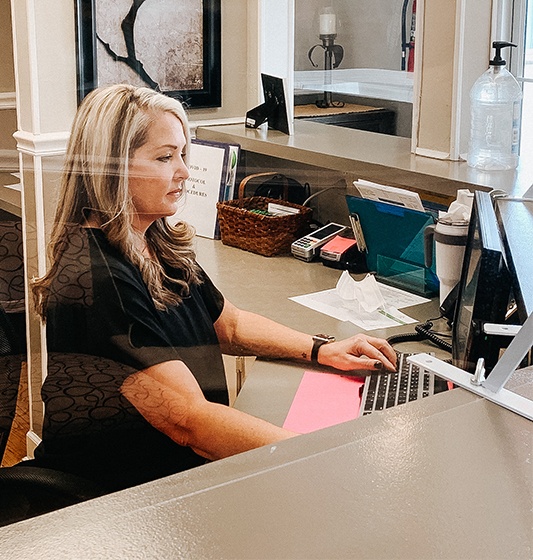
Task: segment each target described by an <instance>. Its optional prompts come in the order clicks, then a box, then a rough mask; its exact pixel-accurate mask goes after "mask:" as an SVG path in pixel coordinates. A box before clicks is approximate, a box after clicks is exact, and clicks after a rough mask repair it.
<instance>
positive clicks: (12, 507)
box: [0, 461, 104, 527]
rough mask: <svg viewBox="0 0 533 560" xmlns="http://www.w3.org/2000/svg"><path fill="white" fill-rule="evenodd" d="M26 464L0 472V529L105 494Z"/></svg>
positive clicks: (68, 476) (73, 478) (75, 479)
mask: <svg viewBox="0 0 533 560" xmlns="http://www.w3.org/2000/svg"><path fill="white" fill-rule="evenodd" d="M28 463H29V464H28V465H25V464H24V462H22V463H19V464H18V465H15V466H13V467H3V468H0V527H3V526H5V525H9V524H11V523H16V522H17V521H23V520H24V519H29V518H31V517H36V516H37V515H42V514H44V513H49V512H51V511H55V510H57V509H60V508H64V507H67V506H70V505H73V504H77V503H79V502H83V501H85V500H89V499H91V498H96V497H98V496H101V495H103V494H104V492H103V491H102V490H101V488H99V487H98V486H97V485H96V484H93V483H92V482H90V481H87V480H85V479H82V478H80V477H78V476H74V475H72V474H67V473H64V472H60V471H55V470H53V469H46V468H43V467H33V466H31V461H28Z"/></svg>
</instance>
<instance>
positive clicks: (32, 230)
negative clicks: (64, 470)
mask: <svg viewBox="0 0 533 560" xmlns="http://www.w3.org/2000/svg"><path fill="white" fill-rule="evenodd" d="M11 13H12V25H13V46H14V62H15V85H16V106H17V128H18V130H17V132H16V133H15V134H14V136H15V139H16V140H17V149H18V151H19V164H20V173H21V184H22V220H23V228H24V252H25V253H24V260H25V267H26V278H27V282H26V301H27V306H26V328H27V336H28V378H29V391H30V395H29V396H30V432H29V434H28V439H27V442H28V453H29V454H30V455H31V454H32V451H33V448H34V447H35V445H36V443H38V441H39V437H40V435H41V428H42V418H43V406H42V402H41V399H40V388H41V384H42V381H43V379H44V377H45V376H46V361H47V360H46V343H45V336H44V329H43V328H42V325H41V323H40V321H39V319H38V318H37V316H36V313H35V311H34V310H33V302H32V297H31V294H30V292H29V289H28V284H29V283H30V282H31V279H32V278H33V277H35V276H40V275H42V274H43V273H44V272H45V271H46V266H47V262H46V240H47V232H48V231H49V225H50V223H51V220H52V214H53V208H54V206H55V202H56V193H57V187H58V182H59V175H60V170H61V164H62V157H61V156H62V155H63V154H64V152H65V147H66V141H67V138H68V130H69V129H70V123H71V121H72V118H73V116H74V113H75V111H76V104H77V103H76V63H75V58H76V43H75V28H74V1H73V0H55V1H54V2H41V1H39V0H11Z"/></svg>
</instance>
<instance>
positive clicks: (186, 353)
mask: <svg viewBox="0 0 533 560" xmlns="http://www.w3.org/2000/svg"><path fill="white" fill-rule="evenodd" d="M68 241H69V242H68V248H67V250H66V251H65V252H64V254H63V257H62V259H61V262H60V266H59V267H58V271H57V274H56V275H55V276H54V280H53V282H52V286H51V288H52V289H51V296H50V300H49V304H48V309H47V344H48V352H49V364H48V376H47V378H46V380H45V382H44V385H43V388H42V396H43V401H44V403H45V418H44V427H43V441H42V443H41V445H40V446H39V447H38V448H37V449H36V452H35V457H36V463H37V464H39V465H41V466H48V467H51V468H55V469H59V470H63V471H66V472H71V473H74V474H77V475H79V476H83V477H85V478H88V479H91V480H93V481H95V482H97V483H99V484H100V485H102V486H103V487H104V488H105V489H107V490H109V491H112V490H118V489H121V488H126V487H129V486H133V485H135V484H139V483H141V482H146V481H149V480H153V479H155V478H160V477H162V476H165V475H168V474H171V473H175V472H179V471H182V470H185V469H188V468H191V467H194V466H197V465H200V464H202V463H203V462H204V459H202V458H201V457H200V456H198V455H196V454H195V453H194V452H193V451H192V450H190V449H189V448H185V447H182V446H179V445H178V444H176V443H174V442H173V441H172V440H171V439H170V438H168V437H167V436H165V435H164V434H162V433H161V432H159V431H158V430H156V429H155V428H153V427H152V426H151V425H150V424H149V423H148V422H147V421H146V420H144V418H143V417H142V416H141V415H140V414H139V413H138V412H137V410H136V409H135V408H134V407H133V406H132V405H131V403H129V401H127V399H126V398H125V397H123V396H122V395H121V393H120V387H121V386H122V384H123V382H124V380H125V379H126V378H127V377H128V376H129V375H131V374H132V373H134V372H136V371H139V370H142V369H145V368H147V367H149V366H152V365H155V364H158V363H163V362H167V361H170V360H181V361H183V362H184V363H185V364H186V365H187V366H188V368H189V369H190V370H191V372H192V373H193V375H194V376H195V378H196V379H197V381H198V383H199V385H200V387H201V389H202V391H203V392H204V395H205V397H206V398H207V399H208V400H210V401H213V402H218V403H222V404H228V392H227V386H226V378H225V374H224V367H223V362H222V354H221V351H220V347H219V344H218V340H217V336H216V332H215V329H214V326H213V325H214V322H215V321H216V320H217V319H218V317H219V316H220V313H221V312H222V308H223V305H224V298H223V296H222V294H221V293H220V292H219V291H218V290H217V289H216V287H215V286H214V285H213V283H212V282H211V280H210V279H209V277H208V276H207V274H205V272H204V271H203V270H201V278H202V282H201V284H193V285H192V286H191V288H190V294H189V295H188V296H187V297H186V298H184V299H183V301H182V303H181V304H179V305H175V306H172V307H170V308H168V309H167V310H165V311H161V310H158V309H157V308H156V307H155V305H154V302H153V300H152V298H151V296H150V293H149V291H148V289H147V287H146V284H145V283H144V281H143V279H142V276H141V273H140V271H139V269H138V268H137V267H135V266H134V265H133V264H131V263H130V262H128V261H127V260H126V259H125V258H124V257H123V256H122V254H121V253H120V252H119V251H118V250H116V249H115V248H114V247H112V246H111V245H110V243H109V242H108V240H107V238H106V237H105V235H104V233H103V232H102V231H101V230H99V229H83V228H77V229H75V230H73V231H72V233H71V234H70V235H69V240H68ZM167 273H168V274H169V275H172V276H174V277H178V276H179V275H180V271H179V270H167Z"/></svg>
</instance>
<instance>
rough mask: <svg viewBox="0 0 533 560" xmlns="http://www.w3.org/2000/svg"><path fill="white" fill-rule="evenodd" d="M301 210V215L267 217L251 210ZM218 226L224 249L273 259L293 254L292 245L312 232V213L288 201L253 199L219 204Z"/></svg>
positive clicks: (258, 197) (310, 210) (264, 198)
mask: <svg viewBox="0 0 533 560" xmlns="http://www.w3.org/2000/svg"><path fill="white" fill-rule="evenodd" d="M269 202H274V203H277V204H282V205H283V206H290V207H292V208H298V209H299V210H300V212H299V213H298V214H291V215H287V216H265V215H263V214H256V213H255V212H251V211H250V210H266V209H267V208H268V203H269ZM217 208H218V222H219V225H220V236H221V239H222V243H224V245H231V246H232V247H238V248H239V249H244V250H245V251H251V252H252V253H258V254H259V255H264V256H265V257H272V256H273V255H279V254H281V253H288V252H290V248H291V243H292V242H293V241H295V240H296V239H298V238H299V237H301V236H303V235H305V234H306V233H308V232H309V223H310V221H311V214H312V212H313V211H312V209H311V208H307V207H306V206H300V205H299V204H294V203H292V202H287V201H285V200H278V199H273V198H266V197H262V196H251V197H247V198H238V199H236V200H228V201H226V202H219V203H218V204H217Z"/></svg>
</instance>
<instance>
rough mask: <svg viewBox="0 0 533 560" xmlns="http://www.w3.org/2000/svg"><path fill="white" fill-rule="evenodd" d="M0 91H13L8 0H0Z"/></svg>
mask: <svg viewBox="0 0 533 560" xmlns="http://www.w3.org/2000/svg"><path fill="white" fill-rule="evenodd" d="M0 53H2V56H1V57H0V92H12V91H15V74H14V66H13V38H12V34H11V6H10V0H0Z"/></svg>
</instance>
